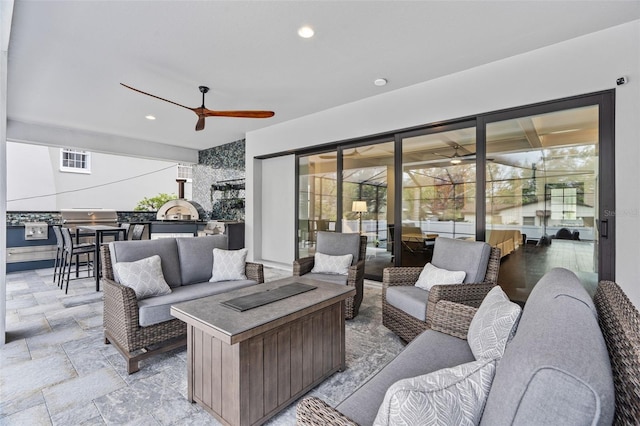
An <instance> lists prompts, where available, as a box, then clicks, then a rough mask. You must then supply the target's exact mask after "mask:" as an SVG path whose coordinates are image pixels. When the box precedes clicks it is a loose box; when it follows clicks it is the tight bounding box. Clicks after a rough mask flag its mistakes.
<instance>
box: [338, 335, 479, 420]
mask: <svg viewBox="0 0 640 426" xmlns="http://www.w3.org/2000/svg"><path fill="white" fill-rule="evenodd" d="M434 348H437V350H434ZM474 360H475V358H474V357H473V354H472V353H471V349H470V348H469V345H468V344H467V341H466V340H462V339H458V338H457V337H453V336H449V335H447V334H444V333H440V332H438V331H434V330H427V331H425V332H424V333H422V334H420V335H419V336H418V337H416V338H415V339H414V340H413V341H412V342H411V343H410V344H409V345H407V347H406V348H404V350H403V351H402V352H400V354H399V355H398V356H397V357H395V358H394V359H393V360H392V361H391V362H390V363H389V364H387V365H386V366H385V367H384V368H383V369H382V370H380V372H378V373H377V374H376V375H374V376H373V377H372V378H371V379H370V380H369V381H367V382H366V383H365V384H363V385H362V386H361V387H360V388H359V389H358V391H357V392H354V393H353V394H351V396H349V397H348V398H347V399H345V400H344V401H343V402H341V403H340V404H339V405H338V406H337V407H336V409H337V410H338V411H340V412H341V413H343V414H344V415H346V416H347V417H349V418H350V419H352V420H353V421H355V422H356V423H358V424H361V425H370V424H373V421H374V420H375V418H376V414H377V413H378V409H379V408H380V405H381V404H382V401H383V400H384V396H385V394H386V392H387V389H389V388H390V387H391V385H393V384H394V383H395V382H397V381H398V380H402V379H407V378H409V377H416V376H421V375H424V374H429V373H432V372H434V371H437V370H441V369H443V368H450V367H455V366H457V365H460V364H465V363H468V362H472V361H474Z"/></svg>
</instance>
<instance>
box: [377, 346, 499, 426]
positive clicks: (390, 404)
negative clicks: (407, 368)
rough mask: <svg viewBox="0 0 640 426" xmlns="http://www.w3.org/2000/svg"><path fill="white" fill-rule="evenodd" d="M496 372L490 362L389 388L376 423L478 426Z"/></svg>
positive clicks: (463, 366) (446, 370)
mask: <svg viewBox="0 0 640 426" xmlns="http://www.w3.org/2000/svg"><path fill="white" fill-rule="evenodd" d="M495 371H496V365H495V361H494V360H489V359H486V360H480V361H473V362H470V363H467V364H462V365H458V366H457V367H452V368H445V369H442V370H438V371H434V372H433V373H429V374H425V375H423V376H417V377H412V378H409V379H403V380H399V381H397V382H396V383H394V384H393V385H391V387H389V389H387V393H386V394H385V396H384V400H383V401H382V405H380V408H379V409H378V415H377V416H376V419H375V421H374V422H373V424H374V426H383V425H384V426H386V425H407V426H409V425H416V426H418V425H477V424H478V423H480V417H481V416H482V412H483V410H484V405H485V403H486V402H487V397H488V395H489V390H490V389H491V383H492V382H493V376H494V374H495Z"/></svg>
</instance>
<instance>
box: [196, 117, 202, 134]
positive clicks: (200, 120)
mask: <svg viewBox="0 0 640 426" xmlns="http://www.w3.org/2000/svg"><path fill="white" fill-rule="evenodd" d="M202 129H204V115H200V116H198V122H197V123H196V131H198V130H202Z"/></svg>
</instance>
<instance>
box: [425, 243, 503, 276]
mask: <svg viewBox="0 0 640 426" xmlns="http://www.w3.org/2000/svg"><path fill="white" fill-rule="evenodd" d="M490 254H491V246H490V245H489V244H487V243H485V242H483V241H463V240H454V239H452V238H442V237H440V238H436V243H435V247H434V249H433V258H432V259H431V264H432V265H433V266H436V267H438V268H442V269H448V270H449V271H465V272H466V273H467V275H466V276H465V278H464V282H465V283H481V282H482V281H483V280H484V275H485V273H486V272H487V264H488V263H489V255H490Z"/></svg>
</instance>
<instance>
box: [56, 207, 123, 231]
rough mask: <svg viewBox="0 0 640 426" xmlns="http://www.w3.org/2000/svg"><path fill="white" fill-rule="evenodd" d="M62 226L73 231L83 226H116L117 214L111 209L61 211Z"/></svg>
mask: <svg viewBox="0 0 640 426" xmlns="http://www.w3.org/2000/svg"><path fill="white" fill-rule="evenodd" d="M60 215H61V222H62V226H65V227H67V228H72V229H75V227H76V226H83V225H111V226H118V213H116V211H115V210H113V209H62V210H60Z"/></svg>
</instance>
